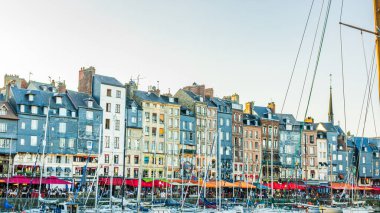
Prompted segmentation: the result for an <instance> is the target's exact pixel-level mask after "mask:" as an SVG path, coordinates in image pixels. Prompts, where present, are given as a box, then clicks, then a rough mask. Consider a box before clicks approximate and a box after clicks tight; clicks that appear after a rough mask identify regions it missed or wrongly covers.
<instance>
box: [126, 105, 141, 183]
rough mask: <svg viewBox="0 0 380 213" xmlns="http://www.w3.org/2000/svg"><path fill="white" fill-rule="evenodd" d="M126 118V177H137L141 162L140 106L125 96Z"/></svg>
mask: <svg viewBox="0 0 380 213" xmlns="http://www.w3.org/2000/svg"><path fill="white" fill-rule="evenodd" d="M125 107H126V109H125V113H126V114H125V120H126V130H125V131H126V137H127V138H126V143H127V144H126V146H127V147H126V161H127V162H126V165H125V168H126V172H125V174H126V177H127V178H138V171H139V164H140V163H143V162H142V161H141V159H140V158H142V157H143V155H142V154H143V149H142V137H143V128H142V122H143V121H142V116H143V109H142V107H141V106H140V105H139V104H138V103H137V102H136V101H135V100H133V99H130V98H127V99H126V105H125Z"/></svg>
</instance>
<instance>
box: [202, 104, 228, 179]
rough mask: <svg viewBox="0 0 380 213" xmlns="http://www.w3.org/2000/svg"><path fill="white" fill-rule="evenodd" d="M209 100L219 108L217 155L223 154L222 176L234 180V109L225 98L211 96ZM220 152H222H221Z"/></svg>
mask: <svg viewBox="0 0 380 213" xmlns="http://www.w3.org/2000/svg"><path fill="white" fill-rule="evenodd" d="M207 101H209V102H211V103H212V104H214V105H215V106H216V108H217V129H218V143H220V145H221V146H220V147H219V148H218V149H217V156H221V161H218V162H221V164H222V165H221V173H222V174H221V178H222V179H223V180H226V181H233V176H232V174H233V146H232V109H231V107H230V105H229V104H228V103H226V101H225V100H223V99H220V98H210V99H208V100H207ZM219 152H220V154H219Z"/></svg>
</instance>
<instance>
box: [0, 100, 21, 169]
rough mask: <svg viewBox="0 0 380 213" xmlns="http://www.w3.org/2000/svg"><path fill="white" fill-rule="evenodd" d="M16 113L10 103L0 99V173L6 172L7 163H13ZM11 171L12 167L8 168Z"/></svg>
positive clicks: (15, 139) (15, 140) (15, 141)
mask: <svg viewBox="0 0 380 213" xmlns="http://www.w3.org/2000/svg"><path fill="white" fill-rule="evenodd" d="M17 121H18V118H17V115H16V113H15V112H14V111H13V108H12V106H11V105H9V103H8V102H6V101H0V161H1V162H2V163H1V164H0V175H2V176H6V175H7V174H8V171H9V170H8V169H11V168H12V167H9V168H8V165H12V164H13V157H14V155H15V154H16V143H17V130H18V128H17ZM10 172H12V169H11V170H10Z"/></svg>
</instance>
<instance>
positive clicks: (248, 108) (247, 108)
mask: <svg viewBox="0 0 380 213" xmlns="http://www.w3.org/2000/svg"><path fill="white" fill-rule="evenodd" d="M253 106H254V102H253V101H250V102H247V103H245V109H244V113H246V114H250V115H252V114H253Z"/></svg>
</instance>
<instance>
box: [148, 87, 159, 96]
mask: <svg viewBox="0 0 380 213" xmlns="http://www.w3.org/2000/svg"><path fill="white" fill-rule="evenodd" d="M148 92H150V93H154V94H156V95H157V96H158V97H160V89H157V88H156V87H155V86H149V87H148Z"/></svg>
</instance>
